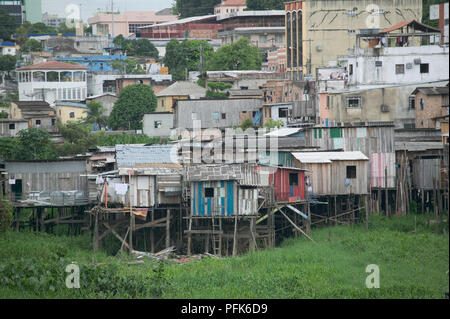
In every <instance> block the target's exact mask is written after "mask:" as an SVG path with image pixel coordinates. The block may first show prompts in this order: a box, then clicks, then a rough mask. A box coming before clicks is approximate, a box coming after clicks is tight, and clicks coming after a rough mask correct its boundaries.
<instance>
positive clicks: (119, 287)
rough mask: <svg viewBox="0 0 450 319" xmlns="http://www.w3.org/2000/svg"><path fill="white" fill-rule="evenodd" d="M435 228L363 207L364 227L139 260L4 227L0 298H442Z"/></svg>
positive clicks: (442, 269) (85, 239)
mask: <svg viewBox="0 0 450 319" xmlns="http://www.w3.org/2000/svg"><path fill="white" fill-rule="evenodd" d="M330 229H331V241H329V240H328V235H329V230H330ZM414 229H416V232H412V231H413V230H414ZM443 229H446V234H447V235H445V236H444V235H443ZM435 230H436V227H435V225H431V226H428V224H427V219H426V217H424V216H417V217H416V220H415V219H414V216H407V217H393V218H392V219H386V218H384V217H381V216H372V217H371V219H370V223H369V231H366V229H365V225H363V224H362V225H356V226H353V227H350V226H338V227H332V228H322V229H315V230H313V231H312V234H311V236H312V237H313V238H314V240H315V241H316V242H315V243H312V242H310V241H309V240H307V239H306V238H296V239H289V240H286V241H285V242H284V243H283V245H282V246H281V247H278V248H276V249H272V250H264V251H257V252H252V253H249V254H246V255H242V256H238V257H234V258H231V257H230V258H221V259H214V258H206V259H203V260H201V261H193V262H189V263H186V264H162V263H160V264H156V263H154V262H152V261H146V262H145V263H144V264H139V265H127V264H126V262H127V261H130V260H131V257H129V256H127V255H126V254H123V255H120V256H119V257H111V256H107V254H106V253H102V252H99V253H96V254H95V255H94V254H93V253H92V250H91V240H90V238H89V236H81V237H55V236H51V235H46V234H38V235H35V234H33V233H25V232H24V233H13V232H8V233H6V234H4V235H0V298H444V293H443V292H444V290H448V287H449V275H448V268H449V266H448V265H449V238H448V224H447V223H446V224H441V225H439V229H438V233H439V234H438V235H436V234H435ZM93 258H94V261H95V263H103V264H102V265H98V266H94V265H93V264H92V259H93ZM70 262H77V264H78V265H80V273H81V279H80V283H81V289H67V288H66V287H65V277H66V275H67V273H66V272H65V265H67V264H68V263H70ZM369 264H376V265H378V266H379V269H380V288H379V289H368V288H366V285H365V282H366V277H367V276H368V275H369V274H368V273H366V272H365V270H366V266H367V265H369Z"/></svg>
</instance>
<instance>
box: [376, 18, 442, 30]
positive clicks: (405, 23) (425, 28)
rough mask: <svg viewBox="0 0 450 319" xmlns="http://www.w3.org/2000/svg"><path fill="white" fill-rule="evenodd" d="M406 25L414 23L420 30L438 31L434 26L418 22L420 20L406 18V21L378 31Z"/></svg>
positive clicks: (396, 28) (395, 28)
mask: <svg viewBox="0 0 450 319" xmlns="http://www.w3.org/2000/svg"><path fill="white" fill-rule="evenodd" d="M407 25H414V26H415V27H416V28H419V29H420V30H431V31H435V32H440V30H439V29H436V28H433V27H431V26H429V25H426V24H423V23H420V22H418V21H416V20H408V21H402V22H399V23H397V24H395V25H393V26H392V27H389V28H387V29H384V30H381V31H380V33H388V32H391V31H394V30H398V29H401V28H403V27H405V26H407Z"/></svg>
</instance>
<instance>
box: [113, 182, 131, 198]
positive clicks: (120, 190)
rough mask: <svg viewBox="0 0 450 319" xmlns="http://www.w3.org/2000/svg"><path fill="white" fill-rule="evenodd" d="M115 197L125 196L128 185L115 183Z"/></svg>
mask: <svg viewBox="0 0 450 319" xmlns="http://www.w3.org/2000/svg"><path fill="white" fill-rule="evenodd" d="M114 189H115V190H116V194H117V195H125V194H126V193H127V191H128V184H121V183H117V184H115V185H114Z"/></svg>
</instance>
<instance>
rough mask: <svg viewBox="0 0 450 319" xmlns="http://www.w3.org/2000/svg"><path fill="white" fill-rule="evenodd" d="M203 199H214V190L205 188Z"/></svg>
mask: <svg viewBox="0 0 450 319" xmlns="http://www.w3.org/2000/svg"><path fill="white" fill-rule="evenodd" d="M205 197H214V188H212V187H206V188H205Z"/></svg>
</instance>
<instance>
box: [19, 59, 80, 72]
mask: <svg viewBox="0 0 450 319" xmlns="http://www.w3.org/2000/svg"><path fill="white" fill-rule="evenodd" d="M28 70H87V68H86V67H84V66H81V65H76V64H71V63H64V62H59V61H48V62H43V63H39V64H34V65H28V66H24V67H21V68H19V69H17V71H28Z"/></svg>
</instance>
